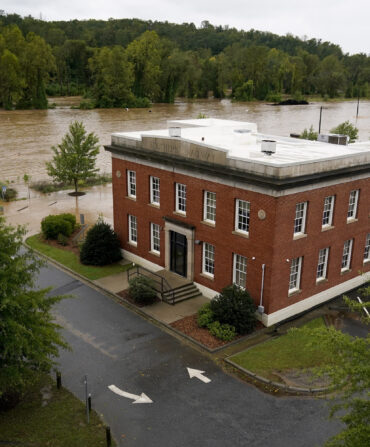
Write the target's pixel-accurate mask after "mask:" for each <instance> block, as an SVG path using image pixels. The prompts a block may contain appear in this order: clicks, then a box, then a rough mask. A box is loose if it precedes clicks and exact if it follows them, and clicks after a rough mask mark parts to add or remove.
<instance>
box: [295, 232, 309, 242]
mask: <svg viewBox="0 0 370 447" xmlns="http://www.w3.org/2000/svg"><path fill="white" fill-rule="evenodd" d="M305 237H307V233H295V234H294V235H293V240H294V241H296V240H297V239H303V238H305Z"/></svg>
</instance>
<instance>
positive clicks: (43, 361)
mask: <svg viewBox="0 0 370 447" xmlns="http://www.w3.org/2000/svg"><path fill="white" fill-rule="evenodd" d="M25 234H26V230H25V229H24V228H23V227H17V228H14V227H12V226H9V225H6V224H5V220H4V218H2V217H0V315H1V319H0V403H1V404H4V403H5V402H6V401H7V399H8V398H9V397H11V396H13V395H16V394H18V393H19V392H21V391H23V390H24V389H25V387H26V386H27V385H29V384H30V383H31V382H32V381H33V379H34V378H35V377H36V375H37V373H39V372H49V371H50V368H51V367H52V366H53V365H54V364H55V360H54V359H55V357H57V356H58V348H59V347H64V348H66V347H67V345H66V343H65V342H64V341H63V339H62V337H61V336H60V334H59V332H58V328H59V326H58V325H57V324H55V323H54V322H53V316H52V315H51V313H50V309H51V307H52V306H53V305H54V304H55V303H57V302H59V301H60V300H61V299H62V298H63V297H62V296H49V295H48V292H50V288H48V289H39V290H36V289H35V288H34V286H35V279H36V276H37V273H38V272H39V270H40V267H41V266H42V265H43V263H42V261H41V260H40V259H39V258H37V257H36V255H35V254H34V253H33V252H32V251H28V250H27V251H24V250H21V248H22V240H23V237H24V235H25Z"/></svg>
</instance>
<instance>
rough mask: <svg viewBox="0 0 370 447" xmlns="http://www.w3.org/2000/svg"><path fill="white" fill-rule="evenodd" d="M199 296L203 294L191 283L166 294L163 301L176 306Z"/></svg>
mask: <svg viewBox="0 0 370 447" xmlns="http://www.w3.org/2000/svg"><path fill="white" fill-rule="evenodd" d="M173 295H174V299H173ZM199 295H201V293H200V292H199V290H198V288H197V287H196V286H195V285H194V284H193V283H189V284H185V285H183V286H179V287H176V288H174V289H172V290H168V291H166V292H164V293H163V299H164V301H166V302H168V303H170V304H176V303H179V302H180V301H185V300H188V299H190V298H195V297H196V296H199Z"/></svg>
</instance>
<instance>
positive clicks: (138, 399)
mask: <svg viewBox="0 0 370 447" xmlns="http://www.w3.org/2000/svg"><path fill="white" fill-rule="evenodd" d="M108 388H109V389H110V390H111V391H113V393H116V394H118V395H119V396H122V397H127V398H128V399H132V400H133V401H134V402H132V403H133V404H151V403H153V401H152V400H151V399H150V398H149V397H148V396H147V395H146V394H144V393H141V395H140V396H137V395H136V394H131V393H126V391H122V390H120V389H119V388H118V387H116V386H115V385H109V386H108Z"/></svg>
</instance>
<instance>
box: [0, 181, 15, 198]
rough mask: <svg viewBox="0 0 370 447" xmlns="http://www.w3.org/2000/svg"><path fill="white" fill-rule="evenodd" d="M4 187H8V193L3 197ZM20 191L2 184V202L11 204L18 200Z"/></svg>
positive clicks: (0, 193) (0, 191) (0, 183)
mask: <svg viewBox="0 0 370 447" xmlns="http://www.w3.org/2000/svg"><path fill="white" fill-rule="evenodd" d="M2 186H6V192H5V194H4V195H3V193H2V190H1V188H2ZM17 195H18V191H17V190H16V189H14V188H9V186H7V185H6V184H4V183H2V182H0V200H2V199H3V200H4V201H5V202H10V201H12V200H15V199H16V198H17Z"/></svg>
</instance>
